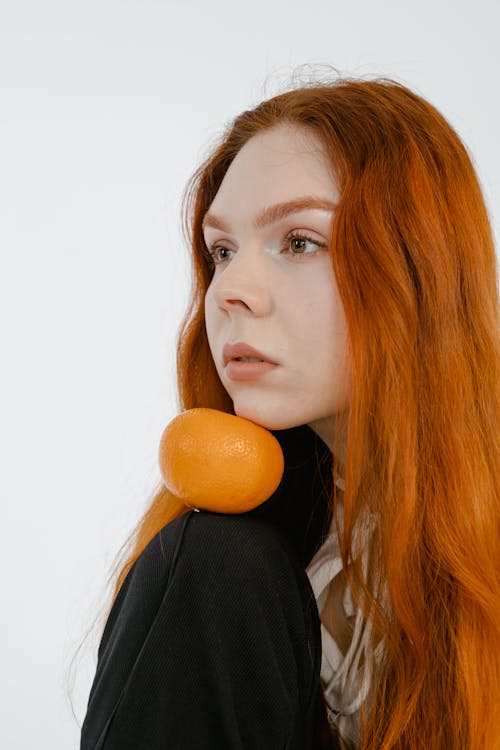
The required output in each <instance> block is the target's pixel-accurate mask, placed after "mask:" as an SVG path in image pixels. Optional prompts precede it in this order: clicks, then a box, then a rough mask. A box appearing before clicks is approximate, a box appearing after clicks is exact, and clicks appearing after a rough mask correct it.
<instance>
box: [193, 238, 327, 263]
mask: <svg viewBox="0 0 500 750" xmlns="http://www.w3.org/2000/svg"><path fill="white" fill-rule="evenodd" d="M292 240H301V241H302V242H310V243H311V244H312V245H316V246H317V247H318V248H325V247H327V245H326V243H325V242H317V241H316V240H314V239H313V238H312V237H309V236H308V235H307V234H306V233H305V232H290V233H289V234H287V235H286V237H284V238H283V240H282V242H281V246H282V249H283V247H284V246H285V245H288V244H289V243H290V242H292ZM217 250H229V248H227V247H224V246H223V245H213V246H212V247H211V248H209V249H208V248H207V250H206V254H207V256H208V261H209V263H210V265H211V266H212V267H215V266H219V265H220V264H221V263H224V261H226V260H227V258H224V259H223V260H220V261H215V260H214V256H215V253H216V252H217ZM229 252H232V251H231V250H229ZM318 252H320V250H314V251H313V252H312V253H292V256H293V257H295V258H301V257H302V256H304V255H305V256H309V255H316V253H318Z"/></svg>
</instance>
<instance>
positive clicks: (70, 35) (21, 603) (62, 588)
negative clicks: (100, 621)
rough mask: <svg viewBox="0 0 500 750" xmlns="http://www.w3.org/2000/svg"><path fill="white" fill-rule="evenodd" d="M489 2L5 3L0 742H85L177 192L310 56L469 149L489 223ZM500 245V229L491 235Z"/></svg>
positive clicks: (130, 494)
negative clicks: (454, 134) (410, 106)
mask: <svg viewBox="0 0 500 750" xmlns="http://www.w3.org/2000/svg"><path fill="white" fill-rule="evenodd" d="M499 7H500V6H499V5H498V3H496V0H489V1H488V0H476V1H475V2H474V3H470V2H469V0H441V1H440V0H419V2H416V1H415V2H412V3H409V2H406V1H405V0H390V1H385V2H384V1H383V0H381V1H380V2H373V1H372V0H363V1H362V2H359V1H356V0H354V1H352V2H345V0H343V1H342V2H340V1H339V0H329V1H327V0H308V2H307V3H304V2H297V1H296V0H274V2H269V1H264V0H253V2H251V3H248V2H245V3H242V2H240V3H238V2H237V1H236V0H233V1H229V0H227V1H226V0H219V1H218V2H217V0H215V1H214V0H212V1H211V2H205V1H204V0H178V1H177V2H174V1H173V0H81V2H72V1H70V0H60V1H59V2H56V1H55V0H44V2H37V0H31V2H29V1H27V0H12V1H11V2H6V1H5V0H0V87H1V89H0V112H1V117H0V128H1V131H0V132H1V138H0V249H1V273H0V305H1V309H0V321H1V323H0V325H1V368H0V372H1V388H0V414H1V419H0V423H1V435H0V439H1V444H0V448H1V455H2V460H1V487H0V492H1V503H2V505H1V509H2V531H3V533H2V543H1V553H2V560H1V563H2V564H1V566H0V570H1V576H2V580H1V602H2V616H1V646H2V648H1V653H2V656H1V664H0V680H1V691H2V694H1V696H0V705H1V706H2V714H3V715H2V719H1V721H0V746H1V747H2V748H6V749H8V750H18V749H21V748H22V749H23V750H27V749H28V748H34V747H36V748H37V749H38V750H59V749H60V750H64V749H66V748H77V747H78V744H79V725H80V724H81V722H82V720H83V716H84V713H85V706H86V700H87V697H88V691H89V689H90V683H91V680H92V677H93V673H94V669H95V657H96V649H97V643H96V642H92V643H90V644H88V647H87V649H86V650H85V651H84V652H83V653H82V654H81V658H80V660H79V662H78V672H77V680H76V684H75V693H74V705H75V710H76V714H77V720H75V718H74V717H73V715H72V714H71V711H70V707H69V702H68V699H67V697H66V692H67V687H68V686H67V684H66V678H67V668H68V665H69V661H70V658H71V656H72V654H73V652H74V650H75V649H76V646H77V645H78V643H79V642H80V641H81V640H82V638H83V636H84V634H85V630H86V628H87V627H88V625H90V624H91V621H92V619H93V617H94V614H95V612H96V611H97V609H98V607H100V606H101V605H102V603H103V601H104V599H103V591H104V586H105V579H106V577H107V575H108V573H109V566H110V564H111V562H112V560H113V557H114V555H115V553H116V552H117V550H118V548H119V546H120V545H121V543H122V542H123V540H124V538H125V536H126V535H127V534H128V532H129V531H130V530H131V528H132V526H133V525H134V523H135V522H136V520H137V519H138V518H139V516H140V515H141V514H142V513H143V511H144V509H145V499H146V496H147V495H148V494H149V493H150V491H151V489H152V487H153V485H154V482H155V481H156V480H157V479H158V478H159V472H158V468H157V451H158V444H159V439H160V436H161V432H162V431H163V429H164V427H165V426H166V425H167V423H168V422H169V421H170V419H171V418H172V417H173V416H174V415H175V413H176V410H177V404H176V393H175V383H174V373H175V336H176V333H177V328H178V324H179V322H180V319H181V316H182V313H183V311H184V306H185V304H186V302H187V296H188V289H189V286H188V283H189V282H188V271H187V269H188V266H187V260H186V250H185V248H184V245H183V243H182V240H181V234H180V198H181V192H182V189H183V187H184V185H185V183H186V181H187V179H188V177H189V176H190V174H191V173H192V171H193V170H194V168H195V167H196V166H197V164H198V163H199V161H200V160H201V159H202V157H203V156H204V154H205V153H206V151H207V149H208V148H209V147H210V144H211V142H212V141H213V139H214V138H215V136H216V135H217V134H218V132H219V131H220V129H221V128H222V126H223V125H224V124H225V123H226V122H227V121H228V120H229V119H231V118H232V117H233V116H234V115H236V114H237V113H239V112H240V111H241V110H243V109H246V108H248V107H250V106H252V105H254V104H256V103H257V101H259V100H260V99H261V98H264V96H270V95H272V94H273V93H276V88H277V87H279V86H280V85H282V84H283V82H284V81H285V80H286V79H287V78H288V77H289V76H290V75H291V73H292V72H293V69H294V68H295V67H296V66H298V65H302V64H304V63H311V64H312V65H316V66H318V65H319V64H321V63H324V64H328V65H332V66H335V67H336V68H337V69H338V70H339V71H340V72H341V73H343V74H346V75H360V76H366V77H372V76H375V75H385V76H392V77H395V78H397V79H398V80H399V81H401V82H402V83H405V84H406V85H408V86H410V88H413V89H414V90H415V91H417V92H418V93H421V94H422V95H423V96H425V97H426V98H427V99H428V100H429V101H431V102H432V103H433V104H435V105H436V106H437V107H438V109H440V111H441V112H442V113H443V114H444V115H445V116H446V117H447V118H448V119H449V121H450V122H451V123H452V125H453V126H454V127H455V128H456V129H457V131H458V133H459V134H460V135H461V137H462V139H463V140H464V141H465V143H466V145H467V146H468V147H469V149H470V151H471V152H472V154H473V156H474V160H475V163H476V165H477V170H478V173H479V177H480V179H481V182H482V185H483V189H484V192H485V196H486V200H487V203H488V206H489V209H490V212H491V216H492V220H493V223H494V228H495V232H496V236H497V238H498V236H499V222H500V211H499V210H498V207H499V198H500V140H499V133H500V105H499V96H498V92H499V90H500V53H499V50H500V47H499V45H498V34H499V30H500V11H499ZM497 247H498V242H497Z"/></svg>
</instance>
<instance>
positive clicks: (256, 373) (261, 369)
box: [225, 357, 278, 380]
mask: <svg viewBox="0 0 500 750" xmlns="http://www.w3.org/2000/svg"><path fill="white" fill-rule="evenodd" d="M277 367H278V365H277V364H275V363H274V362H265V361H264V360H262V359H258V358H256V357H237V358H235V359H231V360H229V362H228V363H227V364H226V367H225V374H226V377H228V378H229V379H230V380H257V379H258V378H261V377H263V376H264V375H266V374H267V373H268V372H271V370H275V369H276V368H277Z"/></svg>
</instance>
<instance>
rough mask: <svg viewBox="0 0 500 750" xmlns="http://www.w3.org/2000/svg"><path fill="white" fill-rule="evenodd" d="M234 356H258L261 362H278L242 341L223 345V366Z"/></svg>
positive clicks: (234, 357)
mask: <svg viewBox="0 0 500 750" xmlns="http://www.w3.org/2000/svg"><path fill="white" fill-rule="evenodd" d="M236 357H258V358H259V359H261V360H262V361H263V362H268V363H269V364H271V365H277V364H278V362H275V361H274V360H272V359H271V358H270V357H268V356H267V355H266V354H263V353H262V352H259V351H258V350H257V349H254V348H253V346H250V344H246V343H245V342H244V341H235V342H234V343H232V344H230V343H229V342H228V343H227V344H225V345H224V348H223V350H222V358H223V360H224V367H226V365H227V364H228V362H230V361H231V360H233V359H236Z"/></svg>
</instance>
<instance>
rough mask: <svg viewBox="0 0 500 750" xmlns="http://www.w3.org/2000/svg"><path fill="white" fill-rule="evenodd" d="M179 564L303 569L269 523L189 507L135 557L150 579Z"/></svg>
mask: <svg viewBox="0 0 500 750" xmlns="http://www.w3.org/2000/svg"><path fill="white" fill-rule="evenodd" d="M181 558H182V562H183V564H184V565H185V566H187V567H188V568H189V567H191V568H196V567H200V568H201V570H204V571H205V572H206V567H207V566H214V565H215V566H216V567H217V568H218V569H221V568H227V567H230V566H232V565H238V566H241V565H244V566H248V567H253V568H255V567H260V568H262V567H263V566H265V565H266V564H269V563H272V564H278V565H279V564H281V565H289V566H290V565H291V566H292V567H294V568H297V567H298V568H302V565H301V563H300V561H299V560H298V558H297V555H296V553H295V550H294V549H293V548H292V546H291V545H290V543H289V540H288V539H287V538H285V537H284V535H283V534H282V533H281V532H280V531H279V530H278V529H276V528H275V527H274V526H273V525H272V524H271V523H270V522H268V521H266V520H264V519H261V518H258V517H254V516H251V515H249V514H245V513H242V514H230V513H212V512H210V511H205V510H200V511H188V512H187V513H185V514H183V515H182V516H179V517H177V518H175V519H174V520H173V521H171V522H170V523H168V524H167V525H166V526H164V527H163V528H162V529H160V531H159V532H158V533H157V534H156V535H155V536H154V537H153V539H151V541H150V542H149V544H148V545H147V546H146V548H145V549H144V551H143V552H142V554H141V555H140V557H139V558H138V560H137V567H138V568H139V569H142V570H146V569H147V571H148V574H149V575H151V574H152V575H153V577H154V578H156V577H158V576H161V575H162V574H165V573H170V572H171V571H172V569H173V568H174V567H175V566H177V564H178V563H179V561H180V560H181Z"/></svg>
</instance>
